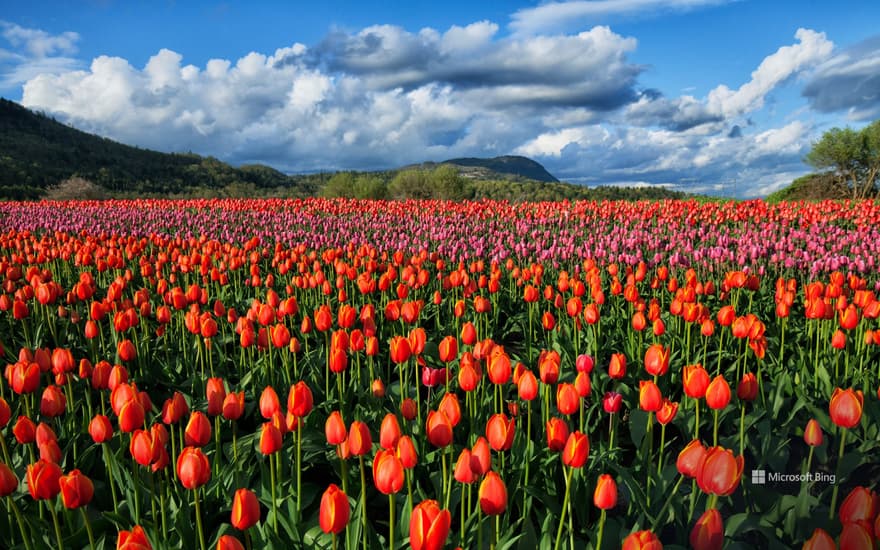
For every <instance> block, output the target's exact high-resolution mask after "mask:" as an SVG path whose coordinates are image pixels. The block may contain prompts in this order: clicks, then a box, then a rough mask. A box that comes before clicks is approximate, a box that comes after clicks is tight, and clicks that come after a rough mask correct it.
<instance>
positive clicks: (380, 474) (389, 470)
mask: <svg viewBox="0 0 880 550" xmlns="http://www.w3.org/2000/svg"><path fill="white" fill-rule="evenodd" d="M404 479H405V478H404V474H403V463H401V462H400V459H399V458H397V456H396V455H395V454H394V451H390V450H385V449H383V450H381V451H379V452H378V453H376V458H374V459H373V484H374V485H375V486H376V489H378V490H379V492H380V493H382V494H383V495H390V494H394V493H396V492H398V491H399V490H400V489H401V487H403V481H404Z"/></svg>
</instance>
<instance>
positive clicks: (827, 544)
mask: <svg viewBox="0 0 880 550" xmlns="http://www.w3.org/2000/svg"><path fill="white" fill-rule="evenodd" d="M801 550H837V544H835V543H834V539H833V538H831V535H829V534H828V533H827V532H826V531H825V530H824V529H821V528H819V527H817V528H816V529H814V530H813V536H811V537H810V538H809V539H808V540H807V541H806V542H804V545H803V547H802V548H801Z"/></svg>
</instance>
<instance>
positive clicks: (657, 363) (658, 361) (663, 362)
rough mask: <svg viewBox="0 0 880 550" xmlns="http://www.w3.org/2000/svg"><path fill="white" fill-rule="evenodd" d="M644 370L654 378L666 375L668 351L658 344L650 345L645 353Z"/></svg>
mask: <svg viewBox="0 0 880 550" xmlns="http://www.w3.org/2000/svg"><path fill="white" fill-rule="evenodd" d="M645 370H646V371H648V374H653V375H654V376H662V375H664V374H666V371H668V370H669V350H668V349H667V348H664V347H663V346H662V345H660V344H651V346H650V347H649V348H648V351H646V352H645Z"/></svg>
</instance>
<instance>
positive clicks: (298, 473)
mask: <svg viewBox="0 0 880 550" xmlns="http://www.w3.org/2000/svg"><path fill="white" fill-rule="evenodd" d="M297 422H299V418H297ZM302 430H303V429H302V426H299V425H297V428H296V521H297V523H299V522H300V520H301V519H302V518H301V514H302V512H301V511H302Z"/></svg>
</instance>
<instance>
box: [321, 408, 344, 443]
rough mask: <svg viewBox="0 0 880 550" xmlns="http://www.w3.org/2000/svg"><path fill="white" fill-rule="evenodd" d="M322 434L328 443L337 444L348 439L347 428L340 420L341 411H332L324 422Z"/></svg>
mask: <svg viewBox="0 0 880 550" xmlns="http://www.w3.org/2000/svg"><path fill="white" fill-rule="evenodd" d="M324 435H325V436H326V437H327V444H328V445H339V444H340V443H342V442H343V441H345V440H346V439H348V428H346V427H345V422H344V421H343V420H342V413H340V412H339V411H333V412H331V413H330V416H328V417H327V421H326V422H324Z"/></svg>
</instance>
